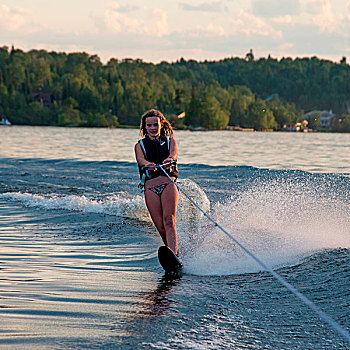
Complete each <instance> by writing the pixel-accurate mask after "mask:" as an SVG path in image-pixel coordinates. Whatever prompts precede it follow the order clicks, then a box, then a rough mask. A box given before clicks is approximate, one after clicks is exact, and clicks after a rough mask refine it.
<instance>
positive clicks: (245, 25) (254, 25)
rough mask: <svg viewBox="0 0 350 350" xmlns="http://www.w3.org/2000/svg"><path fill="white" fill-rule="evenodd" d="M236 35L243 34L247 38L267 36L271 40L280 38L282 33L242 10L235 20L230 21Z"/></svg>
mask: <svg viewBox="0 0 350 350" xmlns="http://www.w3.org/2000/svg"><path fill="white" fill-rule="evenodd" d="M230 22H231V23H232V24H233V26H234V30H235V32H236V33H244V34H245V35H247V36H254V35H259V36H269V37H273V38H278V39H281V38H282V31H280V30H276V29H275V28H274V27H273V26H272V25H271V24H269V23H267V22H266V21H265V20H264V19H262V18H259V17H257V16H254V15H252V14H250V13H248V12H246V11H244V10H240V11H239V12H238V15H237V16H236V18H234V19H231V21H230Z"/></svg>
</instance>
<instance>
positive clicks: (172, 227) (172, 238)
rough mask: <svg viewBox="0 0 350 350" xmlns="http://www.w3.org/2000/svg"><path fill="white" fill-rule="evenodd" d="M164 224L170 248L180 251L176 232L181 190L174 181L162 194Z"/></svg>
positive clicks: (175, 251) (176, 251)
mask: <svg viewBox="0 0 350 350" xmlns="http://www.w3.org/2000/svg"><path fill="white" fill-rule="evenodd" d="M160 199H161V204H162V208H163V210H162V212H163V224H164V228H165V232H166V241H167V243H168V246H169V248H170V249H171V250H172V251H173V252H174V253H175V254H177V253H178V250H179V245H178V238H177V233H176V221H175V219H176V210H177V205H178V203H179V191H178V190H177V188H176V186H175V185H174V184H173V183H170V184H169V185H167V186H166V187H165V189H164V190H163V193H162V196H161V198H160Z"/></svg>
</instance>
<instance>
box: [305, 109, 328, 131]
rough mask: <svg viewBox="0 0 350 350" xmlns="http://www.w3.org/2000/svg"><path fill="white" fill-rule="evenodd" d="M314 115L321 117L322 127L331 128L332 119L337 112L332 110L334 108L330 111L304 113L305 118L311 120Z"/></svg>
mask: <svg viewBox="0 0 350 350" xmlns="http://www.w3.org/2000/svg"><path fill="white" fill-rule="evenodd" d="M313 116H319V117H320V127H321V128H325V129H330V128H331V123H332V119H333V118H334V117H335V114H334V113H333V112H332V110H329V111H317V110H314V111H311V112H308V113H305V114H304V119H306V120H308V121H309V120H310V118H312V117H313Z"/></svg>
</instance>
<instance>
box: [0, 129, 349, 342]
mask: <svg viewBox="0 0 350 350" xmlns="http://www.w3.org/2000/svg"><path fill="white" fill-rule="evenodd" d="M175 136H176V140H177V142H178V146H179V153H180V154H179V171H180V181H179V184H180V186H181V188H183V189H184V190H185V192H186V193H188V194H189V195H190V196H191V198H193V199H194V200H195V201H196V202H197V203H198V204H199V205H200V206H201V207H203V208H204V209H205V210H206V211H207V212H208V213H210V215H212V216H213V217H214V218H215V220H217V221H218V222H219V223H220V225H222V226H223V227H224V228H225V229H227V230H228V231H229V232H230V233H231V234H232V235H233V236H234V237H235V238H236V239H237V240H239V241H240V242H241V243H242V244H243V245H244V246H245V247H247V248H248V249H249V250H250V251H251V252H253V253H254V254H255V255H256V256H258V257H259V258H260V259H261V260H263V261H264V262H265V263H266V264H267V265H269V266H271V267H272V268H274V269H275V270H276V271H277V272H278V273H279V274H280V275H282V276H283V278H285V279H286V280H287V281H288V282H289V283H291V284H292V285H293V286H295V287H296V288H297V289H298V290H299V291H300V292H302V293H303V294H304V295H305V296H306V297H308V298H309V299H310V300H312V301H313V302H314V303H315V304H316V305H317V306H318V307H320V308H321V309H322V310H323V311H324V312H326V313H327V314H328V315H330V316H331V317H332V318H333V319H335V320H336V321H337V322H338V323H339V324H340V325H341V327H343V329H345V330H349V329H350V292H349V286H350V254H349V253H350V219H349V218H350V215H349V214H350V211H349V204H350V191H349V190H350V176H349V175H350V134H323V133H309V134H301V133H300V134H299V133H243V132H241V133H240V132H230V131H213V132H188V131H176V132H175ZM137 140H138V130H126V129H125V130H124V129H86V128H55V127H51V128H49V127H24V126H23V127H19V126H13V127H1V128H0V147H1V158H0V174H1V177H0V184H1V187H0V322H1V327H0V347H1V348H9V349H13V348H19V347H22V348H23V347H24V348H34V349H40V348H42V349H61V348H62V349H77V348H91V349H107V348H111V349H349V348H350V344H349V342H347V341H346V339H344V337H342V336H340V335H339V334H338V333H337V332H336V331H334V329H332V328H331V327H329V325H327V324H325V323H324V321H323V320H321V319H320V318H319V317H318V316H317V315H316V314H315V313H314V312H313V311H312V310H310V309H309V308H308V307H307V306H305V305H304V304H303V303H301V301H300V300H299V299H297V298H295V296H294V295H293V294H291V293H290V292H289V291H288V290H287V289H285V287H283V286H282V285H281V284H280V283H279V282H278V281H276V280H275V279H274V278H273V277H272V276H271V275H270V274H269V273H267V272H264V271H261V270H262V269H261V268H260V266H259V265H257V264H256V263H255V262H254V261H253V260H252V259H251V258H250V257H248V256H247V255H246V254H245V253H244V252H243V251H242V250H241V249H240V248H239V247H238V246H236V245H235V244H234V242H232V241H231V240H230V239H229V238H228V237H226V236H225V235H223V233H222V232H221V231H220V230H218V229H217V228H215V227H214V225H213V224H211V223H210V222H208V220H207V219H206V218H205V217H203V215H201V214H200V213H199V212H198V210H197V209H196V208H195V207H193V205H191V204H190V203H189V202H188V200H187V199H186V198H184V197H183V196H182V198H181V200H180V204H179V212H178V215H177V226H178V231H179V240H180V248H181V251H182V253H183V260H184V266H185V268H184V274H183V275H182V276H180V277H179V278H175V279H169V278H167V276H165V275H164V274H163V272H162V269H161V267H160V265H159V263H158V260H157V257H156V251H157V247H158V246H159V245H160V240H159V237H158V235H157V233H156V231H155V228H154V227H153V225H152V223H151V221H150V218H149V216H148V213H147V210H146V208H145V204H144V202H143V197H142V194H141V193H139V191H138V189H137V184H138V181H139V180H138V174H137V166H136V164H135V160H134V153H133V147H134V144H135V143H136V141H137Z"/></svg>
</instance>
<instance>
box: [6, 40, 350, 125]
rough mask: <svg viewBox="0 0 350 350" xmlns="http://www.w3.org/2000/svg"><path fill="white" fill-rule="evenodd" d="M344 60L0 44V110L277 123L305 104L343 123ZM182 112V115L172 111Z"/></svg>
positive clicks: (108, 121) (104, 119) (347, 86)
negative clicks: (157, 57) (101, 53)
mask: <svg viewBox="0 0 350 350" xmlns="http://www.w3.org/2000/svg"><path fill="white" fill-rule="evenodd" d="M349 105H350V67H349V65H348V64H346V60H345V59H343V60H342V61H341V62H340V63H335V62H331V61H328V60H322V59H318V58H317V57H312V58H296V59H291V58H282V59H280V60H277V59H274V58H272V57H270V56H269V57H268V58H260V59H255V58H254V55H253V53H252V51H251V52H250V53H249V54H247V56H246V57H245V58H237V57H236V58H234V57H232V58H227V59H224V60H220V61H203V62H197V61H195V60H184V59H180V60H178V61H177V62H174V63H169V62H165V61H164V62H161V63H159V64H154V63H146V62H144V61H142V60H140V59H122V60H118V59H114V58H113V59H110V60H109V61H108V62H107V63H106V64H103V63H102V62H101V60H100V58H99V57H98V56H97V55H89V54H87V53H85V52H82V53H70V54H67V53H61V52H60V53H58V52H47V51H45V50H31V51H28V52H24V51H22V50H20V49H15V48H14V47H12V48H8V47H6V46H4V47H1V48H0V118H1V117H6V118H8V119H9V120H10V121H11V122H12V123H13V124H27V125H28V124H29V125H62V126H64V125H79V126H118V125H119V126H137V125H138V124H139V121H140V115H141V114H142V113H143V112H144V111H145V110H147V109H150V108H158V109H159V110H161V111H162V112H164V113H165V114H166V115H167V116H168V117H169V119H171V120H173V122H174V123H175V126H176V127H178V128H195V127H203V128H206V129H223V128H225V127H226V126H227V125H231V126H238V125H239V126H240V127H244V128H253V129H255V130H263V129H278V128H280V127H282V126H283V125H284V124H287V123H295V122H298V121H301V120H302V118H303V114H304V111H310V110H313V109H319V110H322V109H327V110H330V109H331V110H333V112H335V113H336V114H337V118H336V119H335V120H334V121H333V122H332V127H333V129H334V130H338V131H350V116H349V114H348V112H347V111H348V109H349ZM182 112H185V118H183V119H177V118H176V116H177V115H179V114H180V113H182Z"/></svg>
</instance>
